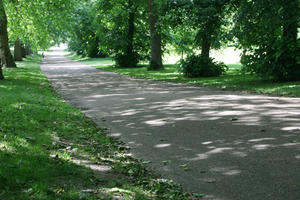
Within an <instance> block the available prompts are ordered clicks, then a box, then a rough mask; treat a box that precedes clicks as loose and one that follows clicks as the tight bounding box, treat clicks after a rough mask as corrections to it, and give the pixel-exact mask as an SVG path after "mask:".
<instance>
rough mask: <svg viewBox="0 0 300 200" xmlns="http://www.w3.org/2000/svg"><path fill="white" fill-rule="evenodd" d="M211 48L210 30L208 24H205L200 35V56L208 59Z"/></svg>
mask: <svg viewBox="0 0 300 200" xmlns="http://www.w3.org/2000/svg"><path fill="white" fill-rule="evenodd" d="M210 48H211V28H210V24H209V23H207V24H206V26H205V30H204V33H203V35H202V47H201V56H202V57H205V58H209V53H210Z"/></svg>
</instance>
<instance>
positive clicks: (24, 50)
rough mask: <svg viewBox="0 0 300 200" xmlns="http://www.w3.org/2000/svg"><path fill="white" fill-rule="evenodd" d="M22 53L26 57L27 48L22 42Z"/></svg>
mask: <svg viewBox="0 0 300 200" xmlns="http://www.w3.org/2000/svg"><path fill="white" fill-rule="evenodd" d="M21 54H22V57H23V58H25V57H26V49H25V47H24V44H21Z"/></svg>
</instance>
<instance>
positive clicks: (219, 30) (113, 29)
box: [0, 0, 300, 81]
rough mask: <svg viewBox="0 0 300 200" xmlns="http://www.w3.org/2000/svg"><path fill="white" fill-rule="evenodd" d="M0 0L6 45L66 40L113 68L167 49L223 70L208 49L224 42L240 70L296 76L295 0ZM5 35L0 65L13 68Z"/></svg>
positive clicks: (157, 61) (195, 66) (156, 60)
mask: <svg viewBox="0 0 300 200" xmlns="http://www.w3.org/2000/svg"><path fill="white" fill-rule="evenodd" d="M0 5H1V6H2V9H3V11H5V12H6V15H4V13H5V12H2V15H1V33H2V34H3V37H2V38H6V37H8V38H9V43H8V42H7V43H8V44H12V43H13V42H15V41H17V42H20V44H21V46H22V45H23V46H26V45H28V46H29V47H31V48H34V49H47V48H48V47H50V46H51V45H53V44H55V43H59V42H62V41H67V43H68V45H69V49H70V50H72V51H75V52H76V53H77V54H80V55H83V56H89V57H105V56H111V57H113V58H114V59H115V61H116V66H117V67H137V66H138V64H139V63H140V62H145V61H149V69H150V70H159V69H161V68H162V67H163V65H162V56H163V54H164V52H165V51H166V50H168V48H170V47H171V48H173V49H175V50H176V51H177V52H180V53H181V54H182V58H183V60H182V61H181V63H182V66H187V67H188V69H191V70H192V73H193V71H197V70H198V72H199V69H200V68H201V69H205V68H207V69H208V70H213V71H215V70H217V69H218V68H219V69H221V68H222V69H224V68H223V64H222V63H217V62H215V61H213V58H211V57H210V56H211V54H210V51H211V49H218V48H220V47H221V46H226V45H228V44H230V45H231V46H235V47H236V48H239V49H242V50H243V55H242V60H241V61H242V63H243V65H244V68H245V70H247V71H250V72H252V73H256V74H259V75H261V76H262V77H264V78H267V79H273V80H280V81H282V80H284V81H289V80H300V63H299V62H300V61H299V60H300V55H299V54H300V53H299V52H300V50H299V49H300V47H299V46H300V42H299V24H300V22H299V21H300V20H299V13H300V12H299V0H288V1H286V0H285V1H284V0H273V1H271V0H266V1H260V0H251V1H249V0H193V1H191V0H164V1H159V0H148V1H142V0H81V1H75V0H56V1H53V0H39V1H37V0H1V1H0ZM6 16H7V17H6ZM5 21H7V29H6V28H5V26H6V25H5V24H6V22H5ZM4 29H6V30H7V36H4V35H5V31H4ZM5 40H6V39H2V40H1V41H2V42H1V43H0V44H1V48H2V50H1V55H2V57H1V60H5V62H3V61H2V62H1V66H7V67H9V66H10V65H12V66H14V63H13V61H11V60H12V56H10V55H9V54H10V52H9V51H8V50H7V49H8V47H6V48H4V46H7V45H6V44H5ZM16 44H17V43H16ZM5 49H6V50H5ZM183 55H187V56H186V57H185V58H184V56H183ZM192 60H193V61H192ZM217 71H218V70H217ZM221 71H223V70H221ZM221 71H220V72H221ZM189 73H190V72H189ZM193 76H201V74H197V75H196V74H194V75H193Z"/></svg>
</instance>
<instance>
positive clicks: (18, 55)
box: [14, 40, 23, 61]
mask: <svg viewBox="0 0 300 200" xmlns="http://www.w3.org/2000/svg"><path fill="white" fill-rule="evenodd" d="M14 58H15V61H22V59H23V53H22V44H21V42H20V41H19V40H16V41H15V43H14Z"/></svg>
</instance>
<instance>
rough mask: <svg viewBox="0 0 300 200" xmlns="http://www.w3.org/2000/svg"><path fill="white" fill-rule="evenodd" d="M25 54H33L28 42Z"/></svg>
mask: <svg viewBox="0 0 300 200" xmlns="http://www.w3.org/2000/svg"><path fill="white" fill-rule="evenodd" d="M25 54H26V56H27V55H31V54H32V50H31V47H30V45H28V44H27V45H26V46H25Z"/></svg>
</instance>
